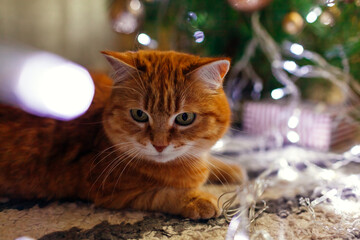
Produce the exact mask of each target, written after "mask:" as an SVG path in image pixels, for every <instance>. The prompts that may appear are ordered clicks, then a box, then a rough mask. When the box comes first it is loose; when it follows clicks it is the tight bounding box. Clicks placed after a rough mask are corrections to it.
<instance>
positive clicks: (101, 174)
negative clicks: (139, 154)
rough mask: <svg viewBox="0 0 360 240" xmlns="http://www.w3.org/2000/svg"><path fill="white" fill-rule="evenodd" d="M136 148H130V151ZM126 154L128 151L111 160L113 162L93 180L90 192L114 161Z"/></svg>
mask: <svg viewBox="0 0 360 240" xmlns="http://www.w3.org/2000/svg"><path fill="white" fill-rule="evenodd" d="M133 150H134V149H130V150H128V151H133ZM125 156H126V152H124V153H122V154H121V155H119V156H117V157H116V158H115V159H113V160H111V162H110V163H109V164H108V165H107V166H106V167H105V168H104V169H103V171H102V172H101V173H100V175H99V176H98V177H97V178H96V180H95V181H94V182H93V184H92V185H91V187H90V190H89V193H90V192H91V190H92V188H93V187H94V186H95V184H96V183H97V182H98V181H99V180H100V178H101V177H102V176H103V175H104V173H105V172H106V171H107V170H108V169H109V167H111V166H112V165H113V164H114V162H116V161H118V160H119V159H120V158H123V157H125Z"/></svg>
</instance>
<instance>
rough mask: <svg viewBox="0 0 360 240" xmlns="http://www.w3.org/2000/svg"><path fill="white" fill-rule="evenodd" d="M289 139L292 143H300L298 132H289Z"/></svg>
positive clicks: (287, 135)
mask: <svg viewBox="0 0 360 240" xmlns="http://www.w3.org/2000/svg"><path fill="white" fill-rule="evenodd" d="M286 137H287V139H288V140H289V141H290V142H291V143H297V142H299V141H300V136H299V134H298V133H297V132H295V131H289V132H288V133H287V134H286Z"/></svg>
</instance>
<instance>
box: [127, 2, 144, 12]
mask: <svg viewBox="0 0 360 240" xmlns="http://www.w3.org/2000/svg"><path fill="white" fill-rule="evenodd" d="M129 6H130V8H131V9H132V10H133V11H139V10H140V9H141V2H140V1H139V0H131V1H130V4H129Z"/></svg>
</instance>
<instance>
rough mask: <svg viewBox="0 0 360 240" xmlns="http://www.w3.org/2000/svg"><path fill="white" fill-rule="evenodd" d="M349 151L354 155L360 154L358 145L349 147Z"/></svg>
mask: <svg viewBox="0 0 360 240" xmlns="http://www.w3.org/2000/svg"><path fill="white" fill-rule="evenodd" d="M350 153H351V154H352V155H354V156H356V155H359V154H360V145H355V146H353V147H352V148H351V149H350Z"/></svg>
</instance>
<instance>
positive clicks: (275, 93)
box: [271, 88, 285, 100]
mask: <svg viewBox="0 0 360 240" xmlns="http://www.w3.org/2000/svg"><path fill="white" fill-rule="evenodd" d="M284 96H285V90H284V89H283V88H276V89H274V90H272V91H271V97H272V98H273V99H275V100H278V99H280V98H282V97H284Z"/></svg>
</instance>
